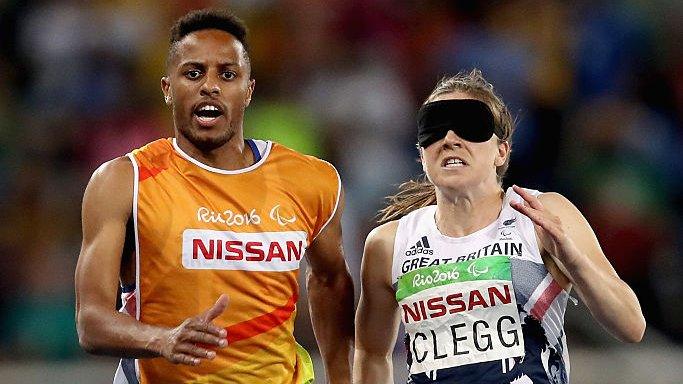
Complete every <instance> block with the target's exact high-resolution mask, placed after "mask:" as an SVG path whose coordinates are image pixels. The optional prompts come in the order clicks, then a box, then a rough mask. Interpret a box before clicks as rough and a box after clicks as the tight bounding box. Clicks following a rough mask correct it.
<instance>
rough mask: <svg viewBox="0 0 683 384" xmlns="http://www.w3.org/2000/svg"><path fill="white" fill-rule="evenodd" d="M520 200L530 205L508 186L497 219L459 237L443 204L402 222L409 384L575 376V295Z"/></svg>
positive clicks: (397, 260) (399, 268)
mask: <svg viewBox="0 0 683 384" xmlns="http://www.w3.org/2000/svg"><path fill="white" fill-rule="evenodd" d="M529 192H531V193H532V194H534V195H538V194H539V192H538V191H533V190H530V191H529ZM512 200H514V201H520V202H521V201H523V199H522V197H521V196H519V195H518V194H517V193H515V192H514V191H513V190H512V188H509V189H508V190H507V192H506V194H505V198H504V201H503V208H502V210H501V212H500V215H499V217H498V218H497V219H496V220H495V221H494V222H493V223H491V224H489V225H488V226H486V227H485V228H483V229H481V230H479V231H476V232H474V233H472V234H470V235H467V236H463V237H458V238H453V237H448V236H445V235H443V234H442V233H441V232H439V230H438V229H437V227H436V221H435V213H436V206H435V205H432V206H428V207H425V208H421V209H418V210H416V211H413V212H411V213H409V214H408V215H406V216H405V217H403V218H401V219H400V220H399V224H398V228H397V231H396V239H395V242H394V255H393V263H392V283H393V286H394V288H395V290H396V300H397V301H398V306H399V310H400V313H401V319H402V321H403V325H404V326H405V329H406V335H405V345H406V350H407V360H408V361H407V363H408V369H409V372H410V379H409V381H408V382H409V383H456V382H457V383H496V384H498V383H505V384H508V383H513V384H520V383H534V384H536V383H557V384H566V383H568V382H569V380H568V378H569V359H568V355H567V349H566V340H565V335H564V311H565V308H566V304H567V298H568V297H569V295H568V294H567V293H566V291H564V290H563V289H562V288H561V287H560V285H559V284H558V283H557V282H556V281H555V280H554V279H553V277H552V275H551V274H550V273H549V272H548V270H547V269H546V268H545V265H544V264H543V260H542V258H541V255H540V252H539V246H538V242H537V240H536V233H535V229H534V224H533V223H532V222H531V220H530V219H529V218H528V217H526V216H524V215H523V214H521V213H519V212H517V211H516V210H514V209H513V208H512V207H510V205H509V202H510V201H512Z"/></svg>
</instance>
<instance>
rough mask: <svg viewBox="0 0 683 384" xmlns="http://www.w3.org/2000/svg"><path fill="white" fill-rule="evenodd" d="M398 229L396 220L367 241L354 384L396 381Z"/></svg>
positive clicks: (358, 314)
mask: <svg viewBox="0 0 683 384" xmlns="http://www.w3.org/2000/svg"><path fill="white" fill-rule="evenodd" d="M397 226H398V222H397V221H393V222H390V223H386V224H383V225H381V226H379V227H377V228H375V229H374V230H373V231H372V232H370V234H369V235H368V238H367V240H366V241H365V250H364V252H363V263H362V266H361V294H360V302H359V304H358V311H357V312H356V343H355V345H356V350H355V354H354V367H353V381H354V383H378V384H381V383H386V384H391V383H393V382H394V379H393V365H392V360H391V359H392V351H393V349H394V344H395V342H396V334H397V332H398V325H399V319H400V318H399V316H398V313H399V312H398V305H397V303H396V297H395V292H394V290H393V288H392V286H391V263H392V257H393V252H394V238H395V236H396V228H397Z"/></svg>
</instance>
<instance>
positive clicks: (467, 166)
mask: <svg viewBox="0 0 683 384" xmlns="http://www.w3.org/2000/svg"><path fill="white" fill-rule="evenodd" d="M458 99H472V97H471V96H469V95H467V94H466V93H463V92H452V93H448V94H444V95H441V96H438V97H436V98H435V99H434V100H431V101H437V100H458ZM509 152H510V145H509V144H508V143H507V142H503V143H499V140H498V137H497V136H496V135H492V136H491V138H490V139H489V140H488V141H485V142H483V143H474V142H470V141H466V140H463V139H461V138H460V137H459V136H458V135H456V134H455V132H453V131H448V133H447V134H446V136H445V137H444V138H443V139H441V140H439V141H437V142H435V143H433V144H431V145H429V146H428V147H426V148H420V154H421V159H422V168H423V169H424V171H425V173H426V174H427V177H428V178H429V180H430V181H431V182H432V183H433V184H434V185H435V186H436V187H437V188H439V189H441V190H457V191H466V190H469V189H472V188H477V187H480V186H486V185H487V184H489V183H492V184H491V185H498V182H497V180H496V167H499V166H501V165H503V164H504V163H505V159H506V158H507V156H508V154H509Z"/></svg>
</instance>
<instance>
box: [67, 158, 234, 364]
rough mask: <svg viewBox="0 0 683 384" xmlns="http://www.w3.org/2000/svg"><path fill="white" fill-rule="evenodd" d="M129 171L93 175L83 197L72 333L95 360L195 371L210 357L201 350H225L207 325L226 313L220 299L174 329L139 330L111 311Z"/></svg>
mask: <svg viewBox="0 0 683 384" xmlns="http://www.w3.org/2000/svg"><path fill="white" fill-rule="evenodd" d="M133 177H134V176H133V165H132V164H131V162H130V160H129V159H128V158H125V157H121V158H118V159H114V160H112V161H110V162H107V163H105V164H103V165H102V166H101V167H100V168H98V169H97V170H96V171H95V173H93V176H92V178H91V179H90V182H89V183H88V186H87V188H86V190H85V195H84V197H83V209H82V220H83V243H82V246H81V253H80V255H79V258H78V264H77V266H76V328H77V330H78V339H79V343H80V345H81V347H82V348H83V349H85V350H86V351H87V352H90V353H94V354H106V355H112V356H120V357H132V358H144V357H157V356H163V357H165V358H167V359H168V360H169V361H171V362H173V363H183V364H189V365H197V364H199V362H200V359H203V358H208V359H212V358H213V357H215V352H214V351H210V350H209V349H206V348H202V347H199V346H197V345H196V343H203V344H206V345H207V346H221V347H222V346H225V345H227V341H226V339H225V337H226V331H225V330H224V329H221V328H219V327H217V326H215V325H213V324H211V320H213V319H214V318H215V317H217V316H218V315H220V314H221V313H222V312H223V311H224V310H225V308H226V307H227V304H228V303H227V300H228V298H227V296H221V297H220V298H219V299H218V301H217V302H216V304H214V306H213V307H212V308H210V309H208V310H207V311H206V312H204V313H202V314H200V315H198V316H195V317H192V318H189V319H187V320H186V321H184V322H183V323H182V324H180V325H179V326H178V327H176V328H163V327H156V326H152V325H148V324H143V323H141V322H139V321H137V320H136V319H135V318H133V317H131V316H128V315H126V314H123V313H120V312H118V311H116V308H115V305H116V293H117V287H118V281H119V273H120V267H121V257H122V252H123V246H124V241H125V235H126V222H127V221H128V219H129V218H130V215H131V211H132V203H133Z"/></svg>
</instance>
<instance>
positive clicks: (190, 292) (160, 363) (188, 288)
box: [114, 139, 341, 384]
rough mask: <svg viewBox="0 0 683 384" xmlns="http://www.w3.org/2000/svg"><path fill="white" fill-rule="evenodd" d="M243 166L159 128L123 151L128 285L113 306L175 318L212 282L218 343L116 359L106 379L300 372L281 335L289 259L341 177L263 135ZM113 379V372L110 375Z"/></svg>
mask: <svg viewBox="0 0 683 384" xmlns="http://www.w3.org/2000/svg"><path fill="white" fill-rule="evenodd" d="M249 144H250V146H252V148H253V150H255V153H254V156H255V158H257V159H258V157H261V156H260V155H257V154H258V153H259V151H258V150H256V149H257V147H260V149H261V151H260V152H262V157H261V158H260V159H259V160H258V161H257V162H256V163H255V164H253V165H251V166H250V167H247V168H244V169H240V170H235V171H226V170H221V169H216V168H212V167H210V166H208V165H205V164H202V163H200V162H199V161H197V160H195V159H193V158H191V157H190V156H189V155H187V154H186V153H184V152H183V151H182V150H181V149H180V148H179V147H178V146H177V145H176V143H175V140H174V139H160V140H157V141H154V142H152V143H150V144H148V145H146V146H144V147H142V148H140V149H137V150H134V151H133V152H132V153H131V154H129V155H128V156H129V157H130V158H131V160H132V161H133V165H134V169H135V176H136V178H135V190H134V196H135V197H134V201H133V217H134V224H135V232H136V233H135V236H136V253H137V259H136V264H137V265H136V273H137V275H136V289H135V291H134V292H131V293H124V295H123V296H124V308H123V309H122V311H126V312H128V313H130V314H131V315H133V316H136V318H137V319H138V320H140V321H141V322H143V323H147V324H154V325H160V326H164V327H176V326H178V325H179V324H180V323H181V322H182V321H183V320H185V319H186V318H188V317H192V316H196V315H197V314H199V313H201V312H203V311H205V310H206V309H207V308H209V307H211V306H212V305H213V304H214V303H215V301H216V299H217V298H218V297H219V296H220V295H221V294H223V293H226V294H228V295H229V296H230V304H229V306H228V308H227V310H226V311H225V312H224V313H223V314H222V315H220V316H219V317H218V318H217V319H216V320H214V323H215V324H216V325H218V326H221V327H225V328H226V329H227V331H228V343H229V345H228V347H226V348H222V349H218V350H216V352H217V354H216V358H215V359H214V360H202V362H201V364H200V365H199V366H196V367H192V366H186V365H174V364H172V363H170V362H168V361H167V360H166V359H164V358H154V359H139V360H136V361H133V360H126V359H123V360H122V362H121V365H120V366H119V370H118V371H117V374H116V376H115V380H114V382H115V383H118V382H120V383H130V384H132V383H134V382H136V381H137V380H139V382H140V383H287V384H289V383H305V382H308V381H309V380H311V378H312V369H311V365H310V358H309V357H308V354H307V353H306V352H305V350H303V348H301V347H300V346H298V344H296V342H295V340H294V336H293V328H294V318H295V316H296V302H297V297H298V293H299V287H298V283H297V276H298V272H299V262H300V260H301V258H302V257H303V256H304V252H305V251H306V247H307V246H308V245H309V244H311V243H312V242H313V240H314V239H315V237H316V236H317V235H318V234H319V233H320V232H321V231H322V229H323V228H324V227H325V225H326V224H327V223H328V222H329V221H330V219H331V218H332V216H333V215H334V212H335V210H336V207H337V204H338V200H339V192H340V189H341V183H340V180H339V176H338V174H337V171H336V170H335V169H334V167H333V166H332V165H330V164H329V163H327V162H325V161H322V160H319V159H317V158H314V157H311V156H306V155H302V154H300V153H297V152H295V151H293V150H291V149H289V148H286V147H284V146H282V145H279V144H277V143H272V142H266V141H256V142H254V141H252V142H250V143H249ZM117 379H118V380H119V381H117Z"/></svg>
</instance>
